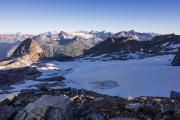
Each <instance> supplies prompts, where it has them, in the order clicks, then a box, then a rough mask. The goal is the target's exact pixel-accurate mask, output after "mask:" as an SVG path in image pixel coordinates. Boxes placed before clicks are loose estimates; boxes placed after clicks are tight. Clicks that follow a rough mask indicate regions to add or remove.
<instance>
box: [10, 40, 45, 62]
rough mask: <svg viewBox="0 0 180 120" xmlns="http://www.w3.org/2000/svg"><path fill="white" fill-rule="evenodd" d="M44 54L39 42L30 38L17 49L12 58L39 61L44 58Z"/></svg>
mask: <svg viewBox="0 0 180 120" xmlns="http://www.w3.org/2000/svg"><path fill="white" fill-rule="evenodd" d="M43 54H44V52H43V50H42V49H41V47H40V46H39V45H38V44H37V42H36V41H34V40H32V39H30V38H28V39H26V40H24V41H23V42H22V43H21V44H20V45H19V46H18V47H17V48H16V50H15V51H14V52H13V54H12V56H11V57H12V58H18V57H22V58H23V59H25V60H29V61H37V60H39V59H40V58H41V57H42V56H43Z"/></svg>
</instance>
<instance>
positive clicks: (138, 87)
mask: <svg viewBox="0 0 180 120" xmlns="http://www.w3.org/2000/svg"><path fill="white" fill-rule="evenodd" d="M173 57H174V55H164V56H156V57H151V58H146V59H141V60H126V61H73V62H57V61H54V62H51V63H49V64H50V67H49V68H41V69H40V70H41V71H42V72H43V74H42V76H41V78H44V77H51V76H56V75H63V76H64V77H65V78H66V80H65V84H66V86H67V87H73V88H83V89H87V90H92V91H95V92H98V93H102V94H107V95H113V96H121V97H128V96H134V97H136V96H169V94H170V91H171V90H175V91H178V92H180V67H175V66H170V63H171V61H172V59H173ZM34 84H38V83H36V82H35V83H34ZM30 85H31V86H32V84H30ZM25 86H26V87H27V83H26V84H25ZM19 87H20V88H21V87H22V88H24V87H23V85H22V84H21V85H19ZM19 87H18V85H16V86H14V88H16V89H18V90H19ZM54 88H58V86H56V87H54ZM11 91H13V90H11ZM14 91H15V89H14Z"/></svg>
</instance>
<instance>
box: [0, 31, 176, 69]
mask: <svg viewBox="0 0 180 120" xmlns="http://www.w3.org/2000/svg"><path fill="white" fill-rule="evenodd" d="M2 36H3V37H2ZM5 36H6V37H5ZM15 36H16V37H15ZM1 38H4V39H5V38H6V39H7V42H6V41H5V40H1V42H0V45H2V46H3V47H4V48H1V49H2V51H1V53H0V54H1V56H2V57H4V58H5V53H7V55H6V60H7V61H3V63H1V65H6V64H9V65H10V66H12V65H13V66H19V65H21V64H22V65H29V64H31V63H32V62H34V61H38V60H72V59H79V60H87V59H88V60H126V59H143V58H146V57H151V56H157V55H167V54H175V53H177V51H178V48H179V47H180V35H174V34H168V35H159V34H155V33H138V32H135V31H133V30H132V31H122V32H119V33H115V34H113V33H110V32H105V31H103V32H97V31H91V32H85V31H80V32H72V33H68V32H64V31H61V32H60V33H51V32H46V33H42V34H39V35H22V34H18V35H1ZM11 38H12V40H11ZM23 39H25V40H23ZM3 55H4V56H3ZM178 60H179V59H178ZM178 60H176V61H178ZM173 63H174V62H173ZM175 63H176V62H175ZM11 64H12V65H11Z"/></svg>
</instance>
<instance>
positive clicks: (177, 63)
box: [171, 49, 180, 66]
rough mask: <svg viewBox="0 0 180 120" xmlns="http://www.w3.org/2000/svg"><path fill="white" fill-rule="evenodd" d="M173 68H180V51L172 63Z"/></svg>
mask: <svg viewBox="0 0 180 120" xmlns="http://www.w3.org/2000/svg"><path fill="white" fill-rule="evenodd" d="M171 64H172V65H173V66H180V49H179V51H178V52H177V53H176V56H175V57H174V59H173V61H172V63H171Z"/></svg>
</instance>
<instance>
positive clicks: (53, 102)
mask: <svg viewBox="0 0 180 120" xmlns="http://www.w3.org/2000/svg"><path fill="white" fill-rule="evenodd" d="M42 119H45V120H139V119H142V120H179V119H180V93H177V92H174V91H172V92H171V97H170V98H165V97H145V96H144V97H138V98H134V99H133V98H130V97H129V98H128V99H124V98H120V97H111V96H106V95H101V94H97V93H95V92H91V91H86V90H83V89H81V90H77V89H71V88H66V89H59V90H57V89H47V88H45V87H42V88H41V89H39V90H29V91H24V92H22V93H21V94H19V95H18V96H16V95H13V94H12V95H10V96H8V97H6V98H5V99H3V100H1V102H0V120H42Z"/></svg>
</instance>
